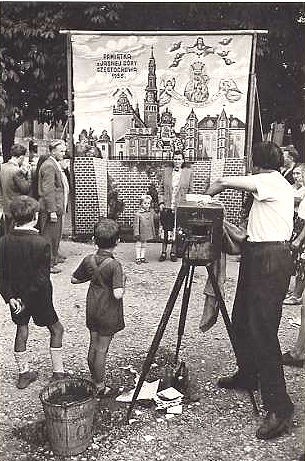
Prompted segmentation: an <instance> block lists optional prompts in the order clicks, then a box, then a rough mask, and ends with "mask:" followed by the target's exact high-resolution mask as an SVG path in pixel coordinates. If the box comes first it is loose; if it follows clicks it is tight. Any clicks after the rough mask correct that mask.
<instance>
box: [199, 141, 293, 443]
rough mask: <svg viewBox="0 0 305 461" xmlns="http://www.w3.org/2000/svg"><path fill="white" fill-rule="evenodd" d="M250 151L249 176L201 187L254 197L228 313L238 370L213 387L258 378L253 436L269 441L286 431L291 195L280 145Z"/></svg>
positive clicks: (247, 385) (249, 385) (250, 385)
mask: <svg viewBox="0 0 305 461" xmlns="http://www.w3.org/2000/svg"><path fill="white" fill-rule="evenodd" d="M252 154H253V170H252V173H253V174H252V175H250V176H229V177H224V178H221V179H218V180H217V181H216V182H214V183H213V184H212V185H211V186H210V187H209V188H208V190H207V191H206V193H207V195H208V196H214V195H216V194H218V193H220V192H222V191H223V190H225V189H226V188H231V189H238V190H244V191H247V192H250V193H251V194H252V195H253V199H254V200H253V205H252V207H251V210H250V214H249V221H248V226H247V235H248V238H247V241H246V242H245V244H244V247H243V251H242V256H241V262H240V269H239V278H238V285H237V291H236V295H235V301H234V306H233V312H232V327H233V332H234V336H235V342H236V354H237V365H238V371H237V372H236V373H235V374H234V375H233V376H230V377H224V378H221V379H220V380H219V382H218V385H219V386H220V387H222V388H226V389H256V388H257V387H258V379H259V382H260V388H261V394H262V400H263V403H264V407H265V409H266V411H267V416H266V418H265V420H264V422H263V424H262V425H261V426H260V427H259V428H258V430H257V432H256V436H257V438H259V439H271V438H273V437H277V436H279V435H281V434H283V433H284V432H286V431H287V430H288V429H289V427H290V425H291V423H292V416H293V404H292V402H291V400H290V398H289V396H288V394H287V392H286V385H285V378H284V373H283V367H282V363H281V349H280V344H279V340H278V328H279V324H280V320H281V314H282V302H283V299H284V297H285V294H286V291H287V289H288V285H289V280H290V275H291V271H292V257H291V252H290V249H289V243H288V241H289V239H290V237H291V233H292V229H293V212H294V198H293V189H292V187H291V185H290V184H289V183H288V182H287V181H286V179H285V178H284V177H283V176H282V175H281V174H280V172H279V170H280V167H281V166H282V164H283V154H282V152H281V150H280V148H279V147H277V146H276V145H275V144H274V143H271V142H262V143H259V144H256V145H254V146H253V152H252ZM208 200H209V197H207V201H208Z"/></svg>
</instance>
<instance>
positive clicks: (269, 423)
mask: <svg viewBox="0 0 305 461" xmlns="http://www.w3.org/2000/svg"><path fill="white" fill-rule="evenodd" d="M292 417H293V412H292V413H291V414H290V416H286V417H280V416H277V415H276V413H274V412H268V413H267V416H266V418H265V420H264V422H263V424H262V425H261V426H260V427H259V428H258V429H257V431H256V437H257V438H258V439H263V440H268V439H273V438H275V437H279V436H280V435H282V434H284V433H285V432H289V430H290V428H291V425H292Z"/></svg>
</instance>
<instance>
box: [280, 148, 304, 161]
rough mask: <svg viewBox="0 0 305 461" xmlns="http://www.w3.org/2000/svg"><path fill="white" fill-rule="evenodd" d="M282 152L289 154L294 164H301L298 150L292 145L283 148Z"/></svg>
mask: <svg viewBox="0 0 305 461" xmlns="http://www.w3.org/2000/svg"><path fill="white" fill-rule="evenodd" d="M282 152H287V153H288V155H289V156H290V157H291V158H293V161H294V162H299V161H300V156H299V153H298V151H297V150H296V148H295V147H294V145H293V144H290V145H289V146H285V147H282Z"/></svg>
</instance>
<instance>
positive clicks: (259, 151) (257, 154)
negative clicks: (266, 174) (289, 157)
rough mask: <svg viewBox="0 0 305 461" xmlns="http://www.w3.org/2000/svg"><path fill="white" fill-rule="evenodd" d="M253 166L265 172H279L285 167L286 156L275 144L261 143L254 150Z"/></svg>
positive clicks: (255, 145)
mask: <svg viewBox="0 0 305 461" xmlns="http://www.w3.org/2000/svg"><path fill="white" fill-rule="evenodd" d="M252 159H253V165H254V166H257V167H260V168H264V169H265V170H277V171H279V169H280V168H281V167H282V166H283V165H284V156H283V152H282V151H281V149H280V147H279V146H277V145H276V144H275V143H274V142H270V141H268V142H259V143H257V144H254V146H253V148H252Z"/></svg>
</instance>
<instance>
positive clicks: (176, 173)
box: [171, 168, 182, 210]
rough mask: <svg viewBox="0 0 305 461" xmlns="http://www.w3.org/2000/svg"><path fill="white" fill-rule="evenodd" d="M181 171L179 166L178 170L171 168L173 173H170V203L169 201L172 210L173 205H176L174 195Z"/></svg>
mask: <svg viewBox="0 0 305 461" xmlns="http://www.w3.org/2000/svg"><path fill="white" fill-rule="evenodd" d="M181 171H182V169H181V168H179V170H175V169H173V173H172V203H171V208H172V210H173V209H174V208H175V205H176V195H177V192H178V188H179V183H180V177H181Z"/></svg>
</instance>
